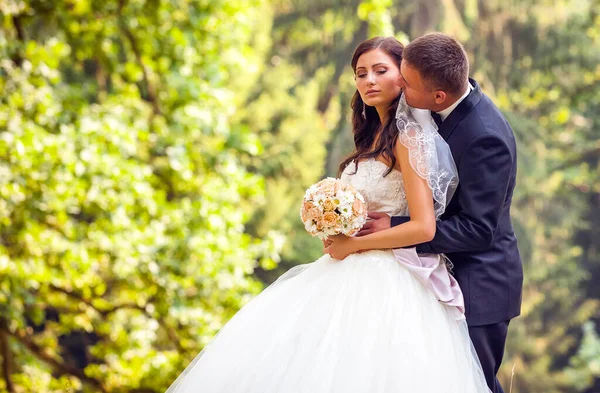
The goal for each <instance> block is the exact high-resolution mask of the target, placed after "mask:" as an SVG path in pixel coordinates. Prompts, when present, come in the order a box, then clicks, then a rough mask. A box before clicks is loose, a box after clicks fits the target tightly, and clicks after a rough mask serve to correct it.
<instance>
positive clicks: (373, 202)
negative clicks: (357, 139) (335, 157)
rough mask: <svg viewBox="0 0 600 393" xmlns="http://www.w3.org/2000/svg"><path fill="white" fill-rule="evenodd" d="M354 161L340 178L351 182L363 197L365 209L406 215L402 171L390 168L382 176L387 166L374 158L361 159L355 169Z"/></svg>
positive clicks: (406, 208) (406, 205)
mask: <svg viewBox="0 0 600 393" xmlns="http://www.w3.org/2000/svg"><path fill="white" fill-rule="evenodd" d="M355 169H356V165H355V164H354V162H352V163H350V165H348V166H347V167H346V169H344V172H343V173H342V176H341V179H342V182H344V183H346V184H351V185H352V186H353V187H354V188H356V189H357V190H358V191H359V192H360V193H361V194H362V195H363V197H365V201H366V202H367V210H368V211H370V212H380V213H387V214H389V215H391V216H406V215H408V202H407V201H406V193H405V191H404V182H403V180H402V172H400V171H398V170H396V169H392V171H391V172H390V173H389V174H388V175H387V176H385V177H384V175H385V173H386V172H387V170H388V166H387V165H386V164H385V163H383V162H381V161H378V160H376V159H369V160H365V161H361V162H359V164H358V169H356V173H354V172H355Z"/></svg>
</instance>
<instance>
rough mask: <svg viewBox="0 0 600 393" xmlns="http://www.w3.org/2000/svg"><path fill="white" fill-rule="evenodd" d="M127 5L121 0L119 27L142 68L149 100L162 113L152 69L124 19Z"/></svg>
mask: <svg viewBox="0 0 600 393" xmlns="http://www.w3.org/2000/svg"><path fill="white" fill-rule="evenodd" d="M126 5H127V1H126V0H120V1H119V22H120V23H119V27H120V29H121V30H122V31H123V33H124V34H125V36H126V37H127V40H128V41H129V45H131V49H132V50H133V54H134V55H135V59H136V60H137V62H138V65H139V66H140V67H141V68H142V75H143V79H144V83H145V85H146V90H147V93H148V101H150V103H151V104H152V108H153V109H154V113H155V114H162V111H161V110H160V103H159V101H158V96H157V94H156V86H155V85H154V83H153V81H152V78H151V74H152V70H151V69H150V67H148V66H147V65H146V64H145V63H144V61H143V59H142V55H141V52H140V49H139V46H138V44H137V41H136V40H135V37H134V35H133V33H132V32H131V30H129V29H128V28H127V24H126V23H125V21H124V20H123V14H122V11H123V8H125V6H126Z"/></svg>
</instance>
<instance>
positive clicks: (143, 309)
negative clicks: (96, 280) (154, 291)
mask: <svg viewBox="0 0 600 393" xmlns="http://www.w3.org/2000/svg"><path fill="white" fill-rule="evenodd" d="M49 287H50V289H53V290H55V291H57V292H60V293H64V294H65V295H67V296H69V297H71V298H73V299H75V300H77V301H80V302H82V303H84V304H85V305H87V306H89V307H91V308H92V309H94V310H95V311H96V312H97V313H98V314H100V315H102V316H103V317H104V318H106V317H108V316H110V314H113V313H115V312H117V311H119V310H123V309H131V310H136V311H140V312H142V313H143V314H144V315H145V316H146V317H148V318H151V319H155V320H156V321H157V322H158V324H159V325H160V326H161V327H162V328H163V329H164V330H165V332H166V333H167V335H168V337H169V339H170V340H171V341H172V342H173V344H174V345H175V346H176V347H177V349H178V350H179V351H183V350H184V348H183V347H182V346H181V340H180V339H179V336H178V335H177V332H176V331H175V329H173V327H172V326H169V325H168V324H167V322H166V321H165V320H164V319H163V318H162V317H160V316H158V317H155V316H153V315H151V314H150V313H149V312H148V311H147V310H146V307H145V306H140V305H138V304H137V303H123V304H118V305H116V306H113V307H111V308H107V309H101V308H98V307H97V306H96V305H94V303H93V301H92V300H90V299H86V298H84V297H83V296H82V295H81V294H78V293H76V292H73V291H68V290H66V289H64V288H61V287H57V286H56V285H53V284H50V285H49ZM154 300H155V296H151V297H150V298H148V300H146V303H147V304H150V303H152V302H153V301H154Z"/></svg>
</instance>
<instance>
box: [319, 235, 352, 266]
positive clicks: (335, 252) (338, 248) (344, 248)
mask: <svg viewBox="0 0 600 393" xmlns="http://www.w3.org/2000/svg"><path fill="white" fill-rule="evenodd" d="M328 240H330V241H331V244H330V245H329V246H328V247H325V248H323V253H324V254H329V255H330V256H331V257H332V258H335V259H338V260H340V261H341V260H342V259H344V258H346V257H347V256H348V255H350V254H353V253H355V252H358V251H359V249H358V247H357V242H358V239H356V238H353V237H348V236H345V235H336V236H330V237H329V238H328Z"/></svg>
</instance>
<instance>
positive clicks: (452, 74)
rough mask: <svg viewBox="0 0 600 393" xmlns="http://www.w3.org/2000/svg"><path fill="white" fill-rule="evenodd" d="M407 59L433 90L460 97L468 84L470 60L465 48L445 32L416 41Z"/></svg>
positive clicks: (408, 48) (409, 47)
mask: <svg viewBox="0 0 600 393" xmlns="http://www.w3.org/2000/svg"><path fill="white" fill-rule="evenodd" d="M403 58H404V60H405V61H406V62H407V63H408V64H409V65H410V66H411V67H413V68H415V69H416V70H417V71H418V72H419V74H421V78H422V79H423V82H424V83H425V85H426V86H427V87H428V88H430V89H432V90H443V91H445V92H447V93H450V94H461V93H463V92H464V91H465V89H466V88H467V84H468V83H469V59H468V58H467V53H466V52H465V49H464V48H463V46H462V45H461V44H460V43H458V41H456V40H455V39H454V38H452V37H450V36H447V35H446V34H442V33H430V34H426V35H424V36H422V37H419V38H416V39H415V40H413V41H412V42H411V43H410V44H408V45H407V46H406V47H405V48H404V54H403Z"/></svg>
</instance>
